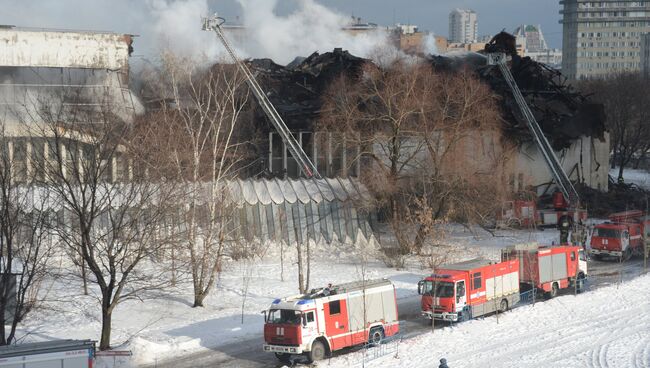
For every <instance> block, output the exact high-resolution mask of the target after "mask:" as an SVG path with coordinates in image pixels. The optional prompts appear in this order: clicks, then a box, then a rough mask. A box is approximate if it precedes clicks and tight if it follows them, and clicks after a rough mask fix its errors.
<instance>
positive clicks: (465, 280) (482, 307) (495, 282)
mask: <svg viewBox="0 0 650 368" xmlns="http://www.w3.org/2000/svg"><path fill="white" fill-rule="evenodd" d="M418 293H419V294H420V295H422V302H421V303H422V305H421V307H422V315H424V316H425V317H427V318H430V319H431V318H433V319H440V320H447V321H459V320H468V319H471V318H474V317H479V316H482V315H485V314H488V313H492V312H495V311H497V310H499V311H506V310H508V308H509V307H511V306H513V305H515V304H516V303H518V302H519V261H518V260H517V259H514V260H510V261H505V262H490V261H487V260H483V259H475V260H471V261H466V262H461V263H455V264H450V265H444V266H441V267H439V268H438V269H436V270H435V273H434V274H432V275H431V276H429V277H427V278H425V279H424V280H422V281H420V282H419V283H418Z"/></svg>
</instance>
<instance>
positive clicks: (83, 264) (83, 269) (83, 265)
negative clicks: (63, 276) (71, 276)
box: [81, 256, 88, 295]
mask: <svg viewBox="0 0 650 368" xmlns="http://www.w3.org/2000/svg"><path fill="white" fill-rule="evenodd" d="M81 279H82V280H83V288H84V295H88V276H87V275H86V260H85V259H84V257H83V256H81Z"/></svg>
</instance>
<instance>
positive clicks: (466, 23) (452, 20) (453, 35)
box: [449, 9, 478, 43]
mask: <svg viewBox="0 0 650 368" xmlns="http://www.w3.org/2000/svg"><path fill="white" fill-rule="evenodd" d="M477 39H478V15H477V14H476V12H474V11H473V10H468V9H454V10H452V11H451V13H449V42H450V43H473V42H476V40H477Z"/></svg>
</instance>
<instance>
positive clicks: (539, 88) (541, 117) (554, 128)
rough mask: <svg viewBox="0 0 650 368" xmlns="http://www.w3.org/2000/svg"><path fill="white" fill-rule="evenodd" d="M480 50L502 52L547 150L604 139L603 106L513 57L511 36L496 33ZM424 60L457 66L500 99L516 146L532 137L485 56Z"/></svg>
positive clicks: (450, 68)
mask: <svg viewBox="0 0 650 368" xmlns="http://www.w3.org/2000/svg"><path fill="white" fill-rule="evenodd" d="M483 52H484V53H491V52H503V53H505V54H506V55H507V56H508V57H509V58H510V59H511V61H510V62H509V63H510V71H511V72H512V75H513V77H514V78H515V81H516V82H517V85H518V86H519V89H520V90H521V93H522V94H523V95H524V98H525V99H526V102H527V103H528V106H529V107H530V109H531V110H532V112H533V114H534V115H535V119H537V122H538V123H539V125H540V127H541V128H542V130H543V131H544V133H545V134H546V136H547V138H548V139H549V143H551V145H552V146H553V149H555V150H561V149H564V148H568V147H569V146H570V145H571V143H572V142H573V141H574V140H576V139H578V138H580V136H590V137H595V138H598V139H601V140H603V139H604V132H605V109H604V106H603V105H602V104H598V103H593V102H590V101H589V99H588V98H587V97H586V96H585V95H583V94H581V93H579V92H577V91H576V90H574V89H573V87H572V86H571V85H569V84H568V83H567V80H566V78H565V77H564V76H562V73H561V72H560V71H558V70H555V69H553V68H550V67H548V66H546V65H545V64H542V63H538V62H536V61H534V60H532V59H531V58H529V57H521V56H519V55H518V54H517V50H516V46H515V38H514V36H512V35H510V34H508V33H505V32H501V33H499V34H497V35H496V36H494V38H493V39H492V40H491V41H490V42H489V43H487V44H486V45H485V49H484V51H483ZM428 59H429V61H430V63H431V64H432V65H433V67H434V68H436V69H438V70H441V71H447V72H454V71H455V70H458V69H459V68H469V69H471V70H474V71H476V73H477V74H478V75H479V76H480V78H481V79H482V80H483V81H485V82H486V83H487V84H488V85H489V86H490V87H491V88H492V90H493V91H494V92H496V93H497V94H498V95H499V96H501V97H502V98H501V110H502V113H503V116H504V119H505V123H506V126H505V127H504V131H505V132H506V135H507V136H508V137H510V138H512V139H514V140H515V141H517V142H520V143H521V142H524V141H528V140H530V139H532V137H531V136H530V134H529V132H528V128H527V125H526V121H525V119H524V118H523V116H522V115H521V113H520V111H519V108H518V106H517V103H516V101H515V99H514V96H513V95H512V92H511V91H510V88H509V87H508V85H507V83H506V81H505V80H504V79H503V76H502V75H501V73H500V71H499V70H498V68H497V67H496V66H494V65H486V64H487V63H486V62H485V56H483V55H481V54H475V53H474V54H472V53H469V54H466V55H465V56H464V57H458V56H454V57H451V58H450V57H446V56H430V57H429V58H428Z"/></svg>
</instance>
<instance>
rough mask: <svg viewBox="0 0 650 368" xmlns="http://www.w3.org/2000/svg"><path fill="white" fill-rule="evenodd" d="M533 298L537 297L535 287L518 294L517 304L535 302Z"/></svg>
mask: <svg viewBox="0 0 650 368" xmlns="http://www.w3.org/2000/svg"><path fill="white" fill-rule="evenodd" d="M535 298H537V293H536V292H535V288H532V289H531V290H528V291H524V292H523V293H520V294H519V305H526V304H533V303H535Z"/></svg>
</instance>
